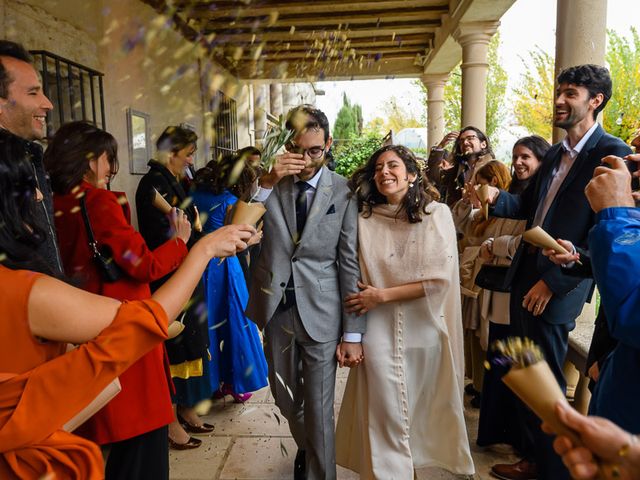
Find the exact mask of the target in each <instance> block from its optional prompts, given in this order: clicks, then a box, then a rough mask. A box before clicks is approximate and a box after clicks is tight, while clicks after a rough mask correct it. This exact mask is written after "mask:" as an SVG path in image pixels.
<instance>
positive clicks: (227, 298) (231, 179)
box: [192, 155, 267, 402]
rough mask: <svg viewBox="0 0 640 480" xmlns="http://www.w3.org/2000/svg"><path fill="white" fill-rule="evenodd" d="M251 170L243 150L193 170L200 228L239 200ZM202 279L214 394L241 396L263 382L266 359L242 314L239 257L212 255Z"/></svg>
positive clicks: (213, 223)
mask: <svg viewBox="0 0 640 480" xmlns="http://www.w3.org/2000/svg"><path fill="white" fill-rule="evenodd" d="M239 162H242V163H239ZM239 169H241V170H240V171H238V170H239ZM256 176H257V175H255V174H254V173H253V171H252V169H251V167H250V166H249V165H246V162H245V159H244V158H243V156H236V155H229V156H226V157H223V158H222V159H221V160H219V161H216V160H213V161H211V162H209V163H208V164H207V166H206V167H204V168H202V169H201V170H199V171H198V172H197V173H196V178H195V191H194V192H193V193H192V196H193V202H194V204H195V205H196V207H197V208H198V211H199V212H200V215H201V217H202V219H203V233H208V232H212V231H213V230H216V229H218V228H220V227H222V226H223V225H224V221H225V217H226V215H227V211H228V209H229V208H230V207H232V206H233V205H234V204H235V203H236V202H237V201H238V197H237V196H236V195H234V194H233V193H232V191H235V192H236V193H238V192H245V191H248V189H250V185H251V184H252V183H253V180H254V178H255V177H256ZM205 219H206V220H205ZM204 284H205V298H206V303H207V308H208V313H209V315H208V318H209V339H210V351H211V364H210V366H211V368H210V369H209V376H210V378H211V385H212V387H213V389H214V390H217V395H215V394H214V395H215V396H217V397H222V396H224V395H231V396H233V398H234V400H235V401H236V402H245V401H247V400H248V399H249V398H250V397H251V393H250V392H254V391H256V390H259V389H261V388H263V387H265V386H267V363H266V360H265V357H264V351H263V349H262V341H261V339H260V335H259V333H258V329H257V327H256V325H255V324H254V323H253V322H252V321H251V320H249V319H248V318H247V317H246V316H245V314H244V310H245V307H246V306H247V300H248V297H249V294H248V291H247V284H246V281H245V277H244V274H243V271H242V267H241V265H240V261H239V259H238V257H229V258H227V259H226V260H224V261H220V259H216V258H214V259H213V260H211V262H209V266H208V267H207V270H206V271H205V273H204Z"/></svg>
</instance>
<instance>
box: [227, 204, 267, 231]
mask: <svg viewBox="0 0 640 480" xmlns="http://www.w3.org/2000/svg"><path fill="white" fill-rule="evenodd" d="M266 211H267V209H266V208H264V205H263V204H262V203H260V202H251V203H247V202H245V201H243V200H238V201H237V202H236V204H235V205H234V207H233V210H232V212H231V224H232V225H244V224H246V225H255V224H256V223H258V221H259V220H260V219H261V218H262V216H263V215H264V214H265V212H266Z"/></svg>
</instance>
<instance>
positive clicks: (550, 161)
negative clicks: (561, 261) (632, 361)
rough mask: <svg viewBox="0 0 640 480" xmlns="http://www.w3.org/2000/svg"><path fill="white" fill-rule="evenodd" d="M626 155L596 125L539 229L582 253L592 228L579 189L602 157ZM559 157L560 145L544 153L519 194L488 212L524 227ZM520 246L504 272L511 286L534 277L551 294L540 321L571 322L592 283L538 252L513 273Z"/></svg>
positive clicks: (502, 199) (623, 148)
mask: <svg viewBox="0 0 640 480" xmlns="http://www.w3.org/2000/svg"><path fill="white" fill-rule="evenodd" d="M629 153H631V149H630V148H629V147H628V146H627V145H626V144H625V143H624V142H623V141H622V140H620V139H619V138H616V137H614V136H612V135H609V134H608V133H606V132H605V131H604V130H603V129H602V127H600V126H598V127H597V128H596V130H595V131H594V132H593V134H592V135H591V137H590V138H589V140H588V141H587V143H586V144H585V145H584V147H583V148H582V150H581V152H580V154H579V155H578V157H577V158H576V160H575V162H574V164H573V166H572V167H571V170H569V173H568V174H567V176H566V178H565V179H564V181H563V182H562V185H561V186H560V189H559V190H558V193H557V194H556V197H555V199H554V200H553V203H552V204H551V206H550V207H549V211H548V212H547V215H546V217H545V218H544V221H543V223H542V225H541V227H542V228H543V229H544V230H545V231H546V232H547V233H549V235H551V236H552V237H553V238H562V239H565V240H569V241H570V242H572V243H573V244H574V245H575V246H576V247H580V248H584V249H586V248H587V246H588V245H587V235H588V233H589V230H590V229H591V227H592V226H593V225H594V221H595V213H594V212H593V211H592V210H591V207H590V206H589V202H588V201H587V197H586V196H585V194H584V189H585V187H586V186H587V184H588V183H589V181H590V180H591V178H592V177H593V171H594V170H595V168H596V167H598V166H599V165H600V164H601V161H602V158H603V157H605V156H607V155H617V156H619V157H623V156H625V155H628V154H629ZM561 157H562V144H561V143H556V144H555V145H553V146H552V147H551V148H550V149H549V151H548V152H547V155H546V156H545V158H544V161H543V162H542V165H541V166H540V169H539V170H538V172H537V173H536V178H535V179H534V181H532V182H531V183H530V184H529V186H528V187H527V188H526V189H525V190H524V192H522V193H521V194H519V195H513V194H510V193H508V192H500V195H499V196H498V199H497V201H496V204H495V205H494V207H493V208H492V209H491V214H492V215H493V216H496V217H506V218H517V219H523V220H526V221H527V228H530V227H531V225H532V223H533V220H534V217H535V214H536V209H537V208H538V204H539V203H540V202H542V201H543V200H544V198H545V196H546V194H547V191H548V188H549V185H550V183H551V179H552V175H553V171H554V169H555V168H557V166H558V165H559V164H560V160H561ZM526 246H527V244H525V243H524V242H521V243H520V247H519V248H518V251H517V252H516V255H515V256H514V260H513V262H512V265H511V270H510V272H509V274H510V275H511V276H512V278H513V280H512V282H513V283H514V284H515V283H516V282H518V281H519V278H518V277H519V276H522V275H526V276H527V278H530V276H531V275H533V276H535V277H536V279H542V280H544V282H545V283H546V284H547V286H548V287H549V288H550V289H551V291H552V292H553V297H551V300H550V302H549V304H548V305H547V308H546V309H545V311H544V313H543V314H542V319H543V320H545V321H547V322H549V323H553V324H563V323H569V322H572V321H574V320H575V318H576V317H577V316H578V315H579V314H580V311H581V310H582V307H583V305H584V302H585V301H586V300H587V299H588V298H589V296H590V294H591V292H592V291H593V280H592V279H585V278H580V277H574V276H570V275H564V274H563V273H562V271H561V267H559V266H557V265H554V264H553V263H552V262H551V261H549V259H548V258H547V257H545V256H544V255H542V253H541V252H540V251H538V252H537V254H536V255H537V257H536V271H535V272H523V271H520V272H518V264H519V262H520V258H521V257H522V255H523V251H524V248H526ZM516 272H518V273H517V274H516Z"/></svg>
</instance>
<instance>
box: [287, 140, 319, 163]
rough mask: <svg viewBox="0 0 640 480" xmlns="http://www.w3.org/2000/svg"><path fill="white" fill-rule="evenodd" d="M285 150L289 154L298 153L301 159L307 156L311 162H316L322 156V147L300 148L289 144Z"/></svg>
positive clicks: (291, 143)
mask: <svg viewBox="0 0 640 480" xmlns="http://www.w3.org/2000/svg"><path fill="white" fill-rule="evenodd" d="M287 150H288V151H290V152H291V153H298V154H300V155H302V157H303V158H304V156H305V155H308V156H309V158H310V159H311V160H318V159H319V158H321V157H322V156H323V155H324V145H323V146H322V147H311V148H302V147H299V146H297V145H296V144H295V143H293V142H290V143H289V144H288V145H287Z"/></svg>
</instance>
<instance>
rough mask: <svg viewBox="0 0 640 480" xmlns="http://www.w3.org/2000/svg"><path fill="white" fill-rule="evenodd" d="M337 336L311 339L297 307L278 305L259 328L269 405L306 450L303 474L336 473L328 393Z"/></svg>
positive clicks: (330, 479) (315, 478)
mask: <svg viewBox="0 0 640 480" xmlns="http://www.w3.org/2000/svg"><path fill="white" fill-rule="evenodd" d="M337 345H338V341H337V340H334V341H330V342H324V343H320V342H316V341H314V340H313V339H312V338H311V337H310V336H309V335H308V334H307V332H306V330H305V328H304V326H303V325H302V321H301V320H300V314H299V313H298V309H297V307H296V306H295V305H294V306H291V307H290V308H286V309H285V308H283V307H282V306H279V307H278V308H277V310H276V312H275V314H274V315H273V317H272V318H271V320H270V321H269V322H268V323H267V325H266V327H265V329H264V350H265V354H266V358H267V363H268V365H269V384H270V386H271V392H272V394H273V397H274V399H275V404H276V405H277V406H278V408H279V409H280V412H281V413H282V415H283V416H284V417H285V418H286V419H287V421H288V422H289V429H290V430H291V434H292V435H293V438H294V440H295V442H296V444H297V446H298V449H300V450H304V451H305V452H306V467H307V478H308V479H310V480H321V479H327V480H334V479H335V478H336V454H335V420H334V411H333V404H334V396H335V381H336V366H337V362H336V347H337Z"/></svg>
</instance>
